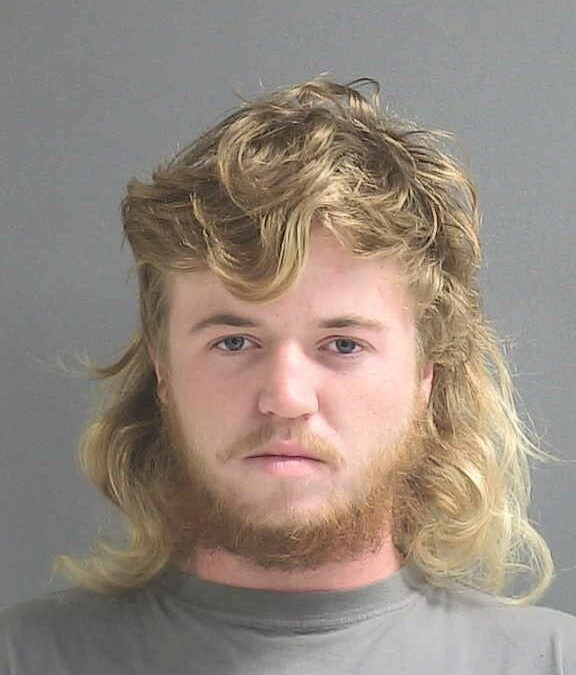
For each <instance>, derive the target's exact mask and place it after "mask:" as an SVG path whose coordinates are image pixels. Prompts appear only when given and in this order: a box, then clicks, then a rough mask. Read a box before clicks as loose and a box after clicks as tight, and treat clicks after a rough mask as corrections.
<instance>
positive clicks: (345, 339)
mask: <svg viewBox="0 0 576 675" xmlns="http://www.w3.org/2000/svg"><path fill="white" fill-rule="evenodd" d="M230 338H242V339H243V340H250V341H252V340H251V338H249V337H247V336H245V335H227V336H226V337H223V338H220V339H219V340H218V341H217V342H214V344H213V345H212V346H211V347H210V348H211V349H216V351H218V352H221V353H224V354H240V353H242V352H245V351H246V350H245V349H238V350H235V351H228V350H226V349H218V345H219V344H221V343H222V342H225V341H226V340H229V339H230ZM338 340H344V341H346V342H353V343H354V344H355V345H357V346H359V347H361V348H362V349H361V350H360V351H358V352H353V353H351V354H341V353H339V352H331V353H332V354H335V355H336V356H342V357H344V358H345V359H351V358H354V357H355V356H359V355H360V354H361V353H362V352H364V351H365V346H364V345H363V344H362V343H360V342H358V340H353V339H352V338H347V337H337V338H332V339H331V340H330V341H329V343H331V342H337V341H338Z"/></svg>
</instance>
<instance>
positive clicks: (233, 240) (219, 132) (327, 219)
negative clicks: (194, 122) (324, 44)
mask: <svg viewBox="0 0 576 675" xmlns="http://www.w3.org/2000/svg"><path fill="white" fill-rule="evenodd" d="M362 84H369V85H372V86H373V87H374V91H373V92H372V94H371V96H370V97H366V96H364V95H363V94H362V93H361V92H360V91H359V87H360V85H362ZM379 91H380V87H379V84H378V82H377V81H375V80H372V79H370V78H362V79H360V80H355V81H354V82H351V83H349V84H348V85H340V84H337V83H334V82H331V81H328V80H326V79H324V78H322V77H319V78H315V79H313V80H310V81H308V82H305V83H303V84H301V85H299V86H294V87H288V88H284V89H280V90H277V91H274V92H272V93H271V94H268V95H266V96H261V97H260V98H256V99H254V100H252V101H247V100H243V103H242V105H241V106H240V107H239V108H238V109H237V110H235V111H234V112H232V113H231V114H230V115H228V116H227V117H226V118H225V119H223V120H222V121H220V122H219V123H218V124H217V125H216V126H214V127H213V128H211V129H210V130H208V131H207V132H205V133H204V134H203V135H201V136H200V137H199V138H198V139H197V140H196V141H195V142H193V143H192V144H190V145H189V146H188V147H186V148H184V149H183V150H182V151H181V152H179V153H178V154H177V155H176V157H174V158H173V159H171V160H170V161H167V162H164V163H163V164H162V165H161V166H159V167H158V168H157V170H156V171H154V173H153V174H152V180H151V182H149V183H145V182H141V181H138V180H132V181H130V182H129V184H128V188H127V195H126V197H125V198H124V200H123V203H122V218H123V226H124V233H125V236H126V238H127V239H128V242H129V243H130V246H131V248H132V251H133V253H134V258H135V263H136V271H137V275H138V282H139V291H140V326H139V328H138V329H137V331H136V333H135V335H134V337H133V339H132V341H131V343H130V344H129V345H128V347H127V348H126V350H125V352H124V353H123V354H122V356H121V357H120V358H119V359H118V360H117V361H116V362H114V363H112V364H111V365H109V366H106V367H98V368H96V367H94V368H91V370H90V374H91V376H92V377H94V378H96V379H98V380H101V381H105V380H108V382H106V383H105V384H107V385H108V387H107V388H106V393H107V395H108V397H107V399H106V404H105V405H104V406H103V407H102V409H101V410H99V412H98V415H97V416H96V418H95V419H93V421H91V422H90V423H89V424H87V426H86V428H85V431H84V434H83V438H82V442H81V446H80V458H81V463H82V467H83V470H84V471H85V473H86V475H87V476H88V478H89V479H90V480H91V481H92V482H93V483H94V484H95V485H96V487H97V488H98V489H99V490H100V491H101V492H102V493H103V494H104V495H105V496H106V497H107V498H108V499H109V500H110V501H111V502H112V503H113V504H114V505H115V506H116V507H117V508H118V509H119V510H120V512H121V513H122V514H123V515H124V517H125V522H126V524H127V530H128V537H127V540H126V541H125V542H123V543H122V544H121V545H117V544H112V543H111V542H110V541H107V540H106V539H104V538H101V539H100V540H99V541H98V542H97V543H96V547H95V549H94V550H93V551H92V552H91V554H90V556H88V557H87V558H85V559H83V560H79V559H73V558H71V557H69V556H58V557H57V558H56V560H55V564H54V569H55V571H56V572H58V573H60V574H62V575H64V576H66V577H67V578H68V579H69V580H72V581H74V582H75V583H77V584H78V585H80V586H83V587H85V588H90V589H92V590H95V591H99V592H113V591H121V590H126V589H130V588H135V587H138V586H142V585H144V584H146V583H147V582H149V581H150V580H151V579H153V578H154V577H155V576H156V575H158V574H159V573H160V572H161V571H162V570H163V568H164V567H165V566H166V565H167V564H168V563H170V562H171V560H172V558H173V555H174V551H175V547H176V543H175V542H176V538H175V536H174V528H175V527H176V526H177V523H176V521H175V515H174V511H173V502H174V499H173V497H174V494H175V491H176V490H177V487H178V480H179V476H181V475H182V473H181V469H182V467H180V466H179V465H178V459H177V458H176V457H175V453H174V452H173V451H172V450H171V448H170V445H169V444H168V443H166V438H165V437H164V435H163V432H162V420H161V413H160V402H159V399H158V395H157V391H156V389H157V381H156V375H155V371H154V366H153V363H152V361H151V358H150V355H149V351H148V348H149V347H151V348H152V349H153V350H154V351H155V352H156V354H157V355H159V356H160V358H161V359H162V357H164V356H165V354H166V323H167V322H166V318H167V313H168V308H169V295H168V283H167V280H168V277H169V275H170V272H171V270H180V271H194V270H211V271H212V272H213V273H214V274H216V275H218V277H219V278H220V279H221V280H222V281H223V282H224V283H225V284H226V287H227V288H228V290H229V291H230V292H232V293H234V294H235V295H236V296H237V297H239V298H241V299H243V300H247V301H252V302H262V301H268V300H272V299H275V298H277V297H279V296H280V295H282V294H283V293H284V292H286V291H287V290H288V289H289V288H290V286H291V285H292V284H293V282H294V281H295V279H296V277H297V275H298V273H299V271H300V269H301V268H302V265H303V264H304V261H305V259H306V256H307V253H308V249H309V245H310V232H311V226H312V221H313V220H314V222H317V221H318V220H321V222H322V223H323V225H324V226H325V227H326V228H328V229H329V230H330V231H331V232H332V233H333V234H334V235H335V236H336V237H337V238H338V240H339V241H341V242H342V243H343V244H344V245H346V246H347V247H348V249H349V250H350V251H351V252H352V253H353V254H354V255H356V256H359V257H361V258H374V257H378V256H380V257H383V256H392V257H393V258H394V259H396V260H399V261H400V262H401V263H402V265H403V268H404V269H405V270H406V274H407V278H408V282H409V284H410V286H411V289H412V291H413V294H414V297H415V299H416V305H417V308H418V309H417V322H418V340H419V349H420V355H421V358H423V359H425V360H426V361H428V362H432V363H434V381H433V388H432V394H431V398H430V403H429V410H428V428H427V434H426V435H427V440H426V453H425V459H424V461H423V464H422V465H421V466H420V467H419V469H418V471H416V472H415V473H414V474H412V475H409V476H406V479H405V482H406V484H405V486H404V488H405V491H406V493H407V494H408V495H409V499H408V500H407V502H406V504H405V505H404V508H403V510H402V513H401V514H398V517H397V518H395V519H394V520H393V526H394V543H395V545H396V547H397V548H398V550H399V551H400V552H401V554H402V555H403V557H404V559H405V561H406V562H409V563H413V564H415V565H416V566H417V567H418V568H419V569H420V570H421V571H422V572H423V573H424V575H425V576H426V578H427V580H428V581H429V582H430V583H431V584H432V585H435V586H439V587H452V588H456V587H459V586H460V585H464V586H466V587H472V588H475V589H478V590H480V591H483V592H487V593H490V594H492V595H494V596H496V597H497V598H498V599H499V600H500V601H502V602H504V603H508V604H528V603H530V602H533V601H534V600H536V599H537V598H538V597H540V596H541V595H542V593H543V592H544V591H545V590H546V588H547V587H548V586H549V584H550V582H551V580H552V578H553V574H554V567H553V562H552V558H551V555H550V551H549V548H548V546H547V545H546V543H545V541H544V539H543V538H542V537H541V536H540V535H539V534H538V533H537V531H536V530H535V529H534V528H533V527H532V525H531V524H530V522H529V519H528V514H527V509H528V507H529V502H530V473H529V469H530V467H529V460H530V459H535V460H538V461H544V460H545V459H553V458H552V457H551V456H550V455H548V454H547V453H545V452H544V451H542V450H541V449H539V448H538V447H537V446H536V445H535V444H534V443H533V442H531V440H530V439H529V436H528V435H527V433H526V431H525V428H524V425H523V424H522V423H521V421H520V419H519V416H518V414H517V411H516V405H515V400H514V398H515V395H514V392H513V388H512V384H511V378H510V374H509V370H508V368H507V365H506V361H505V359H504V356H503V353H502V350H501V348H500V346H499V343H498V340H497V339H496V337H495V336H494V335H493V333H492V331H491V330H490V328H489V327H488V325H487V322H486V320H485V319H484V318H483V314H482V310H481V306H480V298H479V292H478V287H477V282H476V274H477V270H478V268H479V264H480V244H479V238H478V226H479V216H478V209H477V196H476V192H475V189H474V186H473V184H472V182H471V180H470V178H469V177H468V175H467V172H466V171H465V170H464V168H463V167H462V166H461V164H460V163H459V162H458V161H457V160H456V159H454V158H453V157H452V156H451V155H450V154H448V153H447V151H446V150H445V148H444V145H445V141H446V138H447V137H448V134H445V133H441V132H432V131H429V130H425V129H422V128H419V127H418V126H416V125H415V124H413V123H410V122H407V121H405V120H402V119H398V118H397V117H395V116H393V115H391V114H388V113H387V114H384V113H382V112H381V110H380V105H379ZM520 572H527V573H529V574H530V576H531V585H530V587H529V589H528V591H527V592H525V593H524V594H521V595H517V596H509V595H505V594H504V590H505V589H506V588H507V585H508V583H509V582H510V581H511V580H512V579H514V578H515V577H516V576H517V575H518V573H520Z"/></svg>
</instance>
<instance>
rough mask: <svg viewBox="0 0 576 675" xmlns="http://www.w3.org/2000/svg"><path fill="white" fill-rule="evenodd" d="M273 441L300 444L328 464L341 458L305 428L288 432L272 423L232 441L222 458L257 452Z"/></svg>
mask: <svg viewBox="0 0 576 675" xmlns="http://www.w3.org/2000/svg"><path fill="white" fill-rule="evenodd" d="M275 441H289V442H290V443H294V444H296V445H299V446H301V447H302V448H303V449H305V450H306V451H308V452H309V454H310V455H313V456H314V457H317V458H318V459H320V460H321V461H324V462H327V463H330V464H341V463H342V462H343V458H342V455H341V453H340V452H338V450H337V449H336V448H334V446H332V445H331V444H330V443H328V442H326V441H325V440H324V439H323V438H321V437H319V436H317V435H316V434H313V433H311V432H310V431H308V430H306V429H302V428H299V429H296V430H292V431H290V432H289V433H288V432H286V431H284V432H280V431H279V430H278V429H277V428H275V426H274V425H273V424H267V425H264V426H262V427H260V428H259V429H256V430H255V431H253V432H251V433H249V434H247V435H246V436H245V437H244V438H242V439H241V440H240V441H238V442H237V443H234V444H233V445H232V446H231V447H229V448H228V449H227V450H226V451H225V453H224V457H223V458H224V459H225V460H229V459H242V458H243V457H248V456H250V455H255V454H258V452H259V451H260V450H261V449H262V448H264V447H265V446H266V445H268V444H270V443H272V442H275Z"/></svg>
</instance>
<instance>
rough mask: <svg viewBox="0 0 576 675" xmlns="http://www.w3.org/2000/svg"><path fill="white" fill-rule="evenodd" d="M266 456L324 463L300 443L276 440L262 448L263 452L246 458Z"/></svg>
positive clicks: (283, 459)
mask: <svg viewBox="0 0 576 675" xmlns="http://www.w3.org/2000/svg"><path fill="white" fill-rule="evenodd" d="M258 458H267V459H269V460H274V459H276V460H278V461H289V460H300V461H303V460H307V461H313V462H319V463H322V464H325V462H324V460H322V459H320V457H318V456H316V455H315V453H311V452H309V451H308V448H304V447H303V446H301V445H298V444H296V443H292V442H290V441H276V442H273V443H270V444H268V445H267V446H266V447H265V448H263V452H259V453H257V454H255V455H250V456H249V457H247V459H258Z"/></svg>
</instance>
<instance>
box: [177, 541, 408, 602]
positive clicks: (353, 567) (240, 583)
mask: <svg viewBox="0 0 576 675" xmlns="http://www.w3.org/2000/svg"><path fill="white" fill-rule="evenodd" d="M402 565H403V560H402V556H401V554H400V553H399V552H398V551H397V550H396V549H395V548H394V546H393V545H392V543H391V542H389V541H387V543H386V544H385V545H384V547H383V548H382V549H381V550H380V551H378V552H376V553H372V554H370V555H368V556H366V557H363V558H359V559H357V560H351V561H344V562H342V561H340V562H334V563H327V564H324V565H322V566H320V567H318V568H315V569H311V570H297V571H290V572H286V571H278V570H270V569H264V568H262V567H259V566H258V565H255V564H254V563H251V562H250V561H249V560H246V559H244V558H241V557H239V556H236V555H234V554H232V553H229V552H228V551H224V550H221V549H217V550H212V549H198V550H197V551H195V552H194V553H193V554H192V555H190V556H188V557H187V558H186V559H185V560H183V561H181V562H179V563H177V566H178V567H179V568H180V569H181V570H182V571H183V572H188V573H192V574H195V575H196V576H197V577H199V578H200V579H203V580H205V581H211V582H213V583H217V584H223V585H226V586H235V587H239V588H252V589H258V590H270V591H288V592H292V593H298V592H306V591H308V592H311V591H338V590H341V591H343V590H352V589H354V588H359V587H360V586H368V585H369V584H372V583H375V582H377V581H381V580H382V579H385V578H386V577H388V576H390V575H391V574H394V573H395V572H397V571H398V570H399V569H400V567H402Z"/></svg>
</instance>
